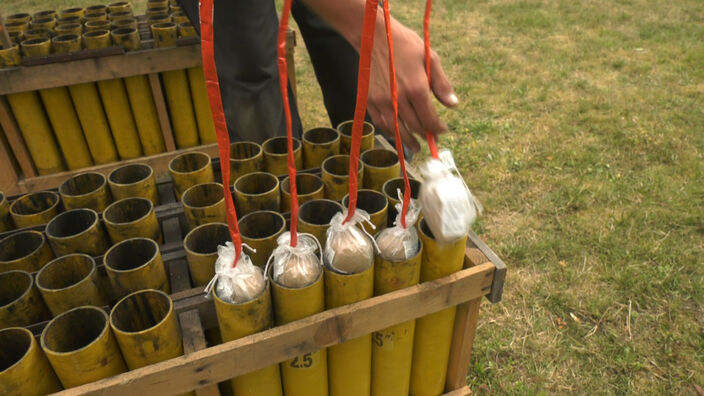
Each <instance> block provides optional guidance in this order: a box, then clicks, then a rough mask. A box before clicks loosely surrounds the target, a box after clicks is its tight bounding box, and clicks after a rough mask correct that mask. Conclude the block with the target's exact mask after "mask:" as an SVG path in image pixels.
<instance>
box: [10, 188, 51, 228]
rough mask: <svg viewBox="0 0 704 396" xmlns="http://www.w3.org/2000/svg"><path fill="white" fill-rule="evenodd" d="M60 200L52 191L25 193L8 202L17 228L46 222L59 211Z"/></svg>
mask: <svg viewBox="0 0 704 396" xmlns="http://www.w3.org/2000/svg"><path fill="white" fill-rule="evenodd" d="M60 202H61V200H60V199H59V194H57V193H55V192H52V191H39V192H35V193H29V194H25V195H23V196H21V197H19V198H17V199H16V200H15V201H14V202H12V203H11V204H10V216H12V221H14V223H15V225H16V226H17V228H25V227H31V226H34V225H40V224H46V223H48V222H49V220H51V219H52V218H54V217H55V216H56V215H57V214H59V212H61V203H60Z"/></svg>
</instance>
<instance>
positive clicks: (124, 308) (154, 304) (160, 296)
mask: <svg viewBox="0 0 704 396" xmlns="http://www.w3.org/2000/svg"><path fill="white" fill-rule="evenodd" d="M172 310H173V303H172V302H171V299H170V298H169V296H168V295H167V294H166V293H164V292H161V291H157V290H140V291H138V292H136V293H132V294H130V295H128V296H127V297H125V298H123V299H122V300H120V301H119V302H118V303H117V304H116V305H115V307H114V308H113V310H112V312H111V313H110V323H111V324H112V325H113V327H114V328H115V329H117V330H118V331H121V332H123V333H137V332H140V331H144V330H149V329H150V328H152V327H154V326H156V325H158V324H159V323H161V322H163V321H164V320H165V319H166V317H167V316H168V314H169V312H171V311H172Z"/></svg>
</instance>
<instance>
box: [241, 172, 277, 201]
mask: <svg viewBox="0 0 704 396" xmlns="http://www.w3.org/2000/svg"><path fill="white" fill-rule="evenodd" d="M278 184H279V179H278V178H277V177H276V176H274V175H272V174H271V173H264V172H255V173H250V174H247V175H244V176H241V177H240V178H239V179H237V181H235V189H237V190H238V191H239V192H241V193H243V194H248V195H258V194H265V193H268V192H270V191H272V190H274V189H275V188H276V186H277V185H278Z"/></svg>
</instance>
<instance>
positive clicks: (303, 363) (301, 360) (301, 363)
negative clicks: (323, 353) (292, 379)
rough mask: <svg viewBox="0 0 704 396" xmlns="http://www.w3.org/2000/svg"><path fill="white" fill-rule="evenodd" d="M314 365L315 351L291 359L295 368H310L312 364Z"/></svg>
mask: <svg viewBox="0 0 704 396" xmlns="http://www.w3.org/2000/svg"><path fill="white" fill-rule="evenodd" d="M312 365H313V353H312V352H310V353H306V354H305V355H302V356H296V357H295V358H293V360H292V361H291V367H293V368H299V369H301V368H309V367H310V366H312Z"/></svg>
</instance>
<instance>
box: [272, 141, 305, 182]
mask: <svg viewBox="0 0 704 396" xmlns="http://www.w3.org/2000/svg"><path fill="white" fill-rule="evenodd" d="M262 151H263V152H264V167H265V168H266V171H267V172H269V173H272V174H274V175H277V176H279V175H285V174H287V172H288V140H287V139H286V136H276V137H273V138H271V139H268V140H266V141H265V142H264V143H262ZM293 159H294V161H295V163H296V169H301V168H302V167H303V151H302V150H301V141H300V140H298V139H296V138H293Z"/></svg>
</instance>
